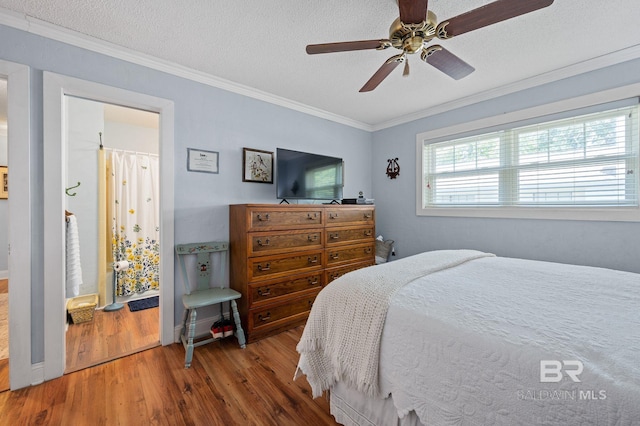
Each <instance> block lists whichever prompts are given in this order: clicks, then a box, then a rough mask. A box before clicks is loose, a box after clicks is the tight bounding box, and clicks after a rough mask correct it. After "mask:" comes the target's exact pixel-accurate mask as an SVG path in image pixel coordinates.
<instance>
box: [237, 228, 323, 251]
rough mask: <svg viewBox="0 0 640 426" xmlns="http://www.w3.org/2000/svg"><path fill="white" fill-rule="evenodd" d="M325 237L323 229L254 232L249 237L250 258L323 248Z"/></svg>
mask: <svg viewBox="0 0 640 426" xmlns="http://www.w3.org/2000/svg"><path fill="white" fill-rule="evenodd" d="M323 236H324V232H323V231H322V230H321V229H320V230H318V229H310V230H299V231H273V232H253V233H250V234H248V235H247V238H249V241H248V248H249V256H262V255H265V254H276V253H291V252H292V251H296V250H311V249H317V248H322V238H323Z"/></svg>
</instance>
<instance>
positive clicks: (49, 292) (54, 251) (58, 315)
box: [43, 72, 175, 380]
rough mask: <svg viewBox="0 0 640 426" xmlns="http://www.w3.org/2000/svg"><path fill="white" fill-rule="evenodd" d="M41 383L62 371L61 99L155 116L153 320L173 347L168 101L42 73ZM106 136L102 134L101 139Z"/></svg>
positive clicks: (170, 119)
mask: <svg viewBox="0 0 640 426" xmlns="http://www.w3.org/2000/svg"><path fill="white" fill-rule="evenodd" d="M43 89H44V90H43V94H44V135H45V140H44V158H46V161H45V164H44V206H45V207H44V209H45V212H44V250H45V256H44V272H45V283H44V293H45V294H44V297H45V300H47V303H46V304H45V306H44V317H45V330H44V331H45V334H44V362H43V364H44V365H43V375H44V380H50V379H53V378H56V377H60V376H62V374H64V372H65V366H66V363H65V360H66V352H65V348H66V344H65V343H66V332H65V325H66V322H67V309H66V298H65V283H66V279H65V272H66V265H65V260H66V259H65V256H64V254H65V246H64V242H65V223H66V221H65V212H64V210H65V197H66V194H65V189H67V187H66V186H65V185H66V182H67V175H66V173H67V170H68V161H69V159H68V152H67V151H68V147H67V146H66V144H65V143H64V141H65V134H66V130H67V129H66V127H65V126H66V122H67V117H66V115H65V114H67V112H66V110H65V108H64V104H65V102H64V99H65V96H71V97H74V98H83V99H88V100H92V101H97V102H102V103H105V104H111V105H120V106H124V107H128V108H134V109H138V110H143V111H150V112H154V113H158V115H159V140H160V142H159V156H160V159H159V169H160V170H159V180H160V184H159V188H160V190H159V191H160V209H159V210H160V212H159V214H160V229H159V232H160V247H159V258H160V259H159V262H160V271H159V280H160V282H161V283H162V285H161V286H160V290H159V299H160V300H159V307H158V316H159V324H160V343H161V344H162V345H168V344H171V343H173V342H174V334H175V332H174V293H173V288H174V286H173V275H174V262H173V245H174V235H173V179H174V173H173V167H174V166H173V157H174V153H173V102H172V101H169V100H166V99H161V98H156V97H152V96H148V95H144V94H140V93H136V92H131V91H128V90H123V89H118V88H114V87H110V86H105V85H102V84H98V83H93V82H89V81H85V80H80V79H76V78H72V77H67V76H62V75H59V74H54V73H50V72H44V85H43ZM105 136H106V135H105Z"/></svg>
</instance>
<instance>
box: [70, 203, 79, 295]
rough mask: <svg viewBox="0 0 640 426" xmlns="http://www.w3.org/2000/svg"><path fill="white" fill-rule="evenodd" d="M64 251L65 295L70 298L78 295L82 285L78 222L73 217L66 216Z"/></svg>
mask: <svg viewBox="0 0 640 426" xmlns="http://www.w3.org/2000/svg"><path fill="white" fill-rule="evenodd" d="M66 250H67V253H66V255H67V256H66V257H67V276H66V281H67V285H66V290H67V293H66V294H67V298H71V297H76V296H77V295H79V294H80V285H81V284H82V267H81V266H80V243H79V240H78V221H77V220H76V217H75V215H70V216H67V232H66Z"/></svg>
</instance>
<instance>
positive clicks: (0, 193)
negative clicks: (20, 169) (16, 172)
mask: <svg viewBox="0 0 640 426" xmlns="http://www.w3.org/2000/svg"><path fill="white" fill-rule="evenodd" d="M7 198H9V172H8V169H7V167H5V166H0V199H7Z"/></svg>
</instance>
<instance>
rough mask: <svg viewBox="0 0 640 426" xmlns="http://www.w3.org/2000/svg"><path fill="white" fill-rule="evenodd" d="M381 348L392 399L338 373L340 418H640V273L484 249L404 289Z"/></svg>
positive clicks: (382, 376) (514, 421)
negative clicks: (363, 390) (364, 390)
mask: <svg viewBox="0 0 640 426" xmlns="http://www.w3.org/2000/svg"><path fill="white" fill-rule="evenodd" d="M372 268H375V266H374V267H372ZM379 350H380V354H379V382H380V384H379V386H380V390H381V395H383V396H386V397H387V399H386V400H384V401H385V402H384V404H383V403H382V402H381V401H382V399H380V398H378V399H376V398H373V399H371V398H370V400H369V401H368V402H366V401H365V402H363V401H358V398H359V397H362V398H365V397H364V396H363V395H359V396H358V395H357V394H350V392H349V391H348V390H345V389H343V388H340V387H339V386H342V385H335V386H334V389H333V391H335V394H336V395H335V398H334V395H333V394H332V397H331V401H332V412H333V411H335V413H334V415H336V413H338V415H336V419H337V420H338V421H340V422H342V423H344V424H369V423H367V421H371V418H372V417H371V416H372V414H371V412H372V411H376V410H378V411H382V412H383V413H381V414H380V413H378V414H376V415H382V416H384V415H385V413H387V414H390V415H392V416H393V417H394V418H400V419H408V420H407V421H408V422H409V423H408V424H415V420H416V419H417V420H418V421H419V422H422V423H424V424H428V425H489V424H490V425H533V424H544V425H574V424H575V425H638V424H640V404H639V403H638V402H639V401H640V275H638V274H633V273H628V272H620V271H613V270H607V269H602V268H592V267H584V266H575V265H562V264H557V263H550V262H539V261H530V260H522V259H510V258H499V257H484V258H479V259H475V260H472V261H469V262H466V263H464V264H461V265H458V266H455V267H452V268H448V269H445V270H442V271H438V272H435V273H431V274H429V275H426V276H424V277H421V278H418V279H416V280H414V281H412V282H410V283H409V284H407V285H405V286H403V287H402V288H400V289H399V290H398V291H396V292H395V293H394V295H393V297H392V298H391V300H390V304H389V308H388V311H387V316H386V322H385V325H384V328H383V331H382V336H381V340H380V347H379ZM333 391H332V392H333ZM367 404H368V405H367ZM367 407H368V408H367ZM349 410H352V411H351V414H349V415H346V414H344V413H347V412H348V411H349ZM354 413H361V414H362V416H361V417H358V416H357V415H356V414H354ZM341 415H342V416H343V417H339V416H341ZM374 416H375V415H374ZM373 418H374V419H375V418H378V419H381V418H383V417H373ZM345 419H349V421H347V420H345ZM353 419H360V420H353ZM365 419H366V420H365ZM374 422H375V420H374ZM374 424H375V423H374ZM379 424H386V422H385V423H379ZM393 424H395V423H393Z"/></svg>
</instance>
